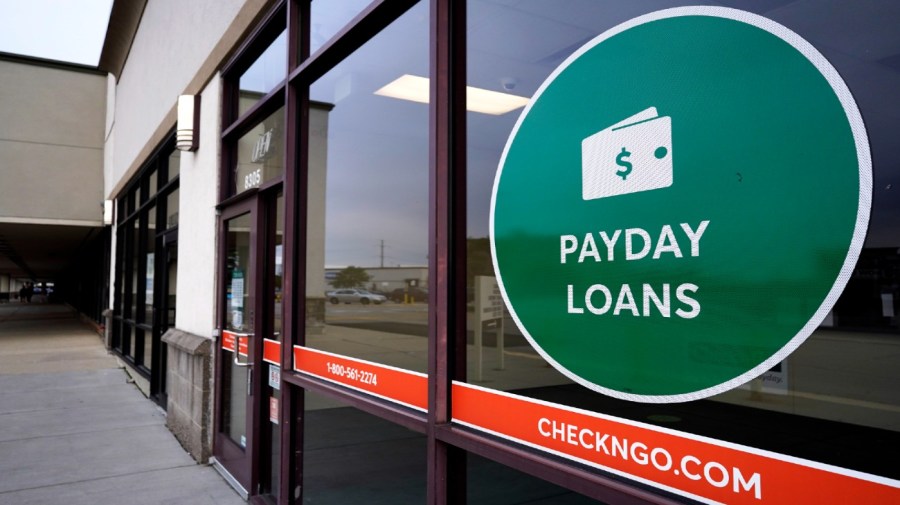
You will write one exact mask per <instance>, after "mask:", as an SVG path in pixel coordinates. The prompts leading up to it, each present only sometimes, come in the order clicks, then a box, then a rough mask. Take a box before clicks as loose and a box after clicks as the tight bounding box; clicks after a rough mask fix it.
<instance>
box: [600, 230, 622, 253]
mask: <svg viewBox="0 0 900 505" xmlns="http://www.w3.org/2000/svg"><path fill="white" fill-rule="evenodd" d="M621 234H622V230H616V231H615V232H614V233H613V236H612V238H610V237H609V235H607V234H606V232H605V231H601V232H600V238H601V239H603V243H604V244H606V261H612V260H613V258H615V247H616V242H618V240H619V235H621Z"/></svg>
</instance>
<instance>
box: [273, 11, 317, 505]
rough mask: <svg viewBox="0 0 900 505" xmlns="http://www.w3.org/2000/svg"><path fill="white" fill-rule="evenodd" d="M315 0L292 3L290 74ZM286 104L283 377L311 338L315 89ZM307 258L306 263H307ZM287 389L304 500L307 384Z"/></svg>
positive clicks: (293, 469) (304, 45)
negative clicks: (309, 224) (309, 205)
mask: <svg viewBox="0 0 900 505" xmlns="http://www.w3.org/2000/svg"><path fill="white" fill-rule="evenodd" d="M309 14H310V2H309V0H289V1H288V3H287V31H288V36H287V46H288V47H287V51H286V57H287V61H286V62H285V67H286V69H287V74H288V75H289V74H290V72H291V71H292V70H293V69H294V67H295V66H296V65H297V64H298V63H299V62H300V61H301V60H302V59H303V58H305V57H307V56H308V55H309V36H310V21H309V17H310V16H309ZM284 105H285V121H284V124H285V128H284V129H285V132H284V134H285V141H284V146H285V152H284V156H285V161H284V167H285V170H284V186H283V188H284V202H283V205H284V242H283V243H284V246H283V255H284V256H283V257H282V265H283V268H284V272H283V275H284V277H283V279H282V282H283V283H284V285H283V287H282V291H283V292H284V300H283V302H282V303H283V305H282V307H283V308H282V311H283V312H282V313H283V317H284V319H283V321H282V330H283V331H282V334H283V335H284V337H283V338H282V343H281V370H282V373H281V376H282V377H286V376H288V374H290V373H291V371H292V369H293V362H294V361H293V348H294V345H298V344H300V343H303V342H305V335H306V329H305V323H304V321H305V320H306V304H305V296H304V293H305V292H306V290H305V285H306V268H305V266H306V234H305V233H303V231H305V229H306V195H305V194H304V193H303V191H302V189H303V188H305V187H306V182H305V181H306V174H307V166H308V164H307V160H308V156H307V154H306V153H307V149H306V136H305V132H306V131H307V126H308V124H309V120H308V119H309V114H308V113H305V111H308V110H309V92H308V88H306V87H303V88H301V87H300V86H299V84H296V83H295V84H291V83H289V82H287V83H286V84H285V86H284ZM301 263H302V266H301ZM283 384H284V386H283V387H282V390H281V391H282V394H281V402H282V404H281V412H280V415H281V423H280V425H281V444H282V447H286V448H287V450H282V451H281V464H280V465H279V469H280V472H281V475H280V479H279V483H280V489H279V493H278V503H279V504H281V505H291V504H295V503H302V500H303V496H302V489H303V488H302V482H303V481H302V476H303V424H302V423H303V403H304V402H303V399H304V393H303V389H302V388H300V387H296V386H294V385H290V384H288V383H287V382H283Z"/></svg>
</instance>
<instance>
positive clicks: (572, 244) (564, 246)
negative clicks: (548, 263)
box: [559, 235, 578, 264]
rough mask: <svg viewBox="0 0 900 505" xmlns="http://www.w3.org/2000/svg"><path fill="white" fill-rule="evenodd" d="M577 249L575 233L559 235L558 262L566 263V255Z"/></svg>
mask: <svg viewBox="0 0 900 505" xmlns="http://www.w3.org/2000/svg"><path fill="white" fill-rule="evenodd" d="M576 249H578V237H576V236H575V235H561V236H560V237H559V262H560V263H562V264H565V263H566V256H568V255H570V254H572V253H573V252H575V250H576Z"/></svg>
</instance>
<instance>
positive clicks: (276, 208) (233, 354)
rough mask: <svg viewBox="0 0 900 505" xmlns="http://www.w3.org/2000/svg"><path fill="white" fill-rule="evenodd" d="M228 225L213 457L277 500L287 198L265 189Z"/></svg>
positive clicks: (247, 486) (254, 490)
mask: <svg viewBox="0 0 900 505" xmlns="http://www.w3.org/2000/svg"><path fill="white" fill-rule="evenodd" d="M276 191H277V189H276ZM222 224H223V230H222V231H223V233H222V237H223V249H222V250H223V251H224V254H223V260H224V265H223V274H224V277H223V278H222V279H223V281H222V282H221V283H220V285H221V286H222V287H221V288H220V290H221V297H222V298H221V300H220V303H221V305H220V306H221V310H220V324H221V325H222V326H221V342H220V345H219V349H218V353H219V354H218V360H219V365H218V373H219V375H218V381H219V384H220V387H219V388H218V390H217V395H218V396H217V405H218V407H217V413H218V416H217V429H216V441H215V442H216V447H215V455H216V459H217V460H218V461H219V463H220V464H221V465H222V467H224V469H225V470H226V471H227V472H228V473H229V474H230V475H231V477H233V479H234V481H236V482H237V483H238V484H240V486H241V487H242V488H243V489H244V490H245V491H248V492H249V494H250V495H255V494H260V495H268V496H270V497H273V498H277V494H278V482H279V480H278V479H279V476H280V472H279V468H280V458H281V452H280V445H281V427H280V416H279V412H280V403H281V342H282V325H281V321H282V289H283V282H282V279H283V270H282V265H283V261H282V257H283V253H282V251H283V236H284V199H283V198H282V195H281V193H276V192H274V191H273V192H260V193H258V194H257V195H256V196H254V197H252V198H251V199H250V200H249V201H248V202H245V203H241V204H239V205H238V206H236V207H233V208H230V209H228V210H227V211H225V212H223V221H222Z"/></svg>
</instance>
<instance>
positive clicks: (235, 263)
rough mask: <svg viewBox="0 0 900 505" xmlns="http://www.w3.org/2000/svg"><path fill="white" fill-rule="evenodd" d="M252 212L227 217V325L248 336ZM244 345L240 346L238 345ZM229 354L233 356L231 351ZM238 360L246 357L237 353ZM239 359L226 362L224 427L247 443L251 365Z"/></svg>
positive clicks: (238, 440) (250, 328)
mask: <svg viewBox="0 0 900 505" xmlns="http://www.w3.org/2000/svg"><path fill="white" fill-rule="evenodd" d="M250 230H251V221H250V215H249V214H244V215H242V216H239V217H236V218H234V219H231V220H229V221H227V223H226V230H225V237H226V239H225V241H226V245H225V251H226V252H225V254H226V272H225V278H226V279H227V280H226V282H227V288H226V289H227V291H226V295H225V296H226V300H225V302H226V303H225V307H226V309H225V318H226V323H225V324H226V328H227V329H228V330H230V331H233V332H235V333H236V334H238V335H240V336H241V338H243V339H246V340H245V342H246V343H247V345H248V346H250V345H252V344H251V343H250V342H249V339H250V338H253V336H252V335H253V326H254V325H253V318H252V317H251V314H252V312H253V302H252V298H251V297H250V294H251V289H252V286H253V279H252V273H253V267H252V265H251V264H250V245H251V244H250V240H251V235H250ZM238 347H240V346H238ZM226 356H231V355H230V354H228V355H226ZM236 358H238V360H241V361H243V360H246V356H245V357H243V358H240V357H236ZM235 361H237V360H235V359H232V360H231V361H227V362H226V363H225V368H226V370H225V372H224V373H223V381H222V382H223V384H222V388H223V396H222V399H223V406H222V416H223V425H222V431H223V432H224V433H226V434H227V435H228V437H229V438H231V440H233V441H234V442H235V443H236V444H238V445H240V446H241V447H246V446H247V408H246V401H247V389H248V386H247V384H248V382H247V381H248V380H249V378H248V368H247V367H245V366H242V365H241V364H238V363H236V362H235Z"/></svg>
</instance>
